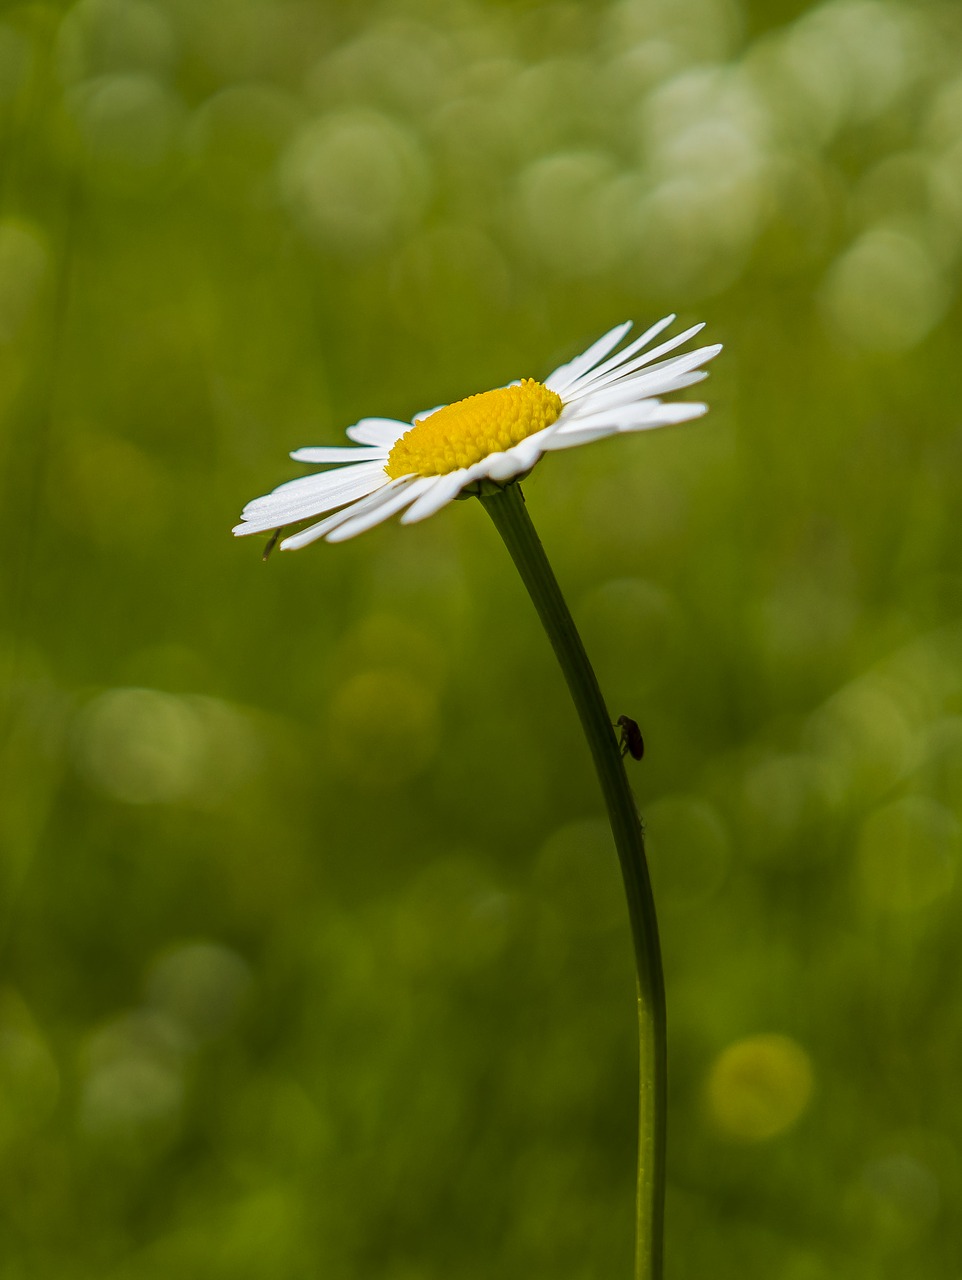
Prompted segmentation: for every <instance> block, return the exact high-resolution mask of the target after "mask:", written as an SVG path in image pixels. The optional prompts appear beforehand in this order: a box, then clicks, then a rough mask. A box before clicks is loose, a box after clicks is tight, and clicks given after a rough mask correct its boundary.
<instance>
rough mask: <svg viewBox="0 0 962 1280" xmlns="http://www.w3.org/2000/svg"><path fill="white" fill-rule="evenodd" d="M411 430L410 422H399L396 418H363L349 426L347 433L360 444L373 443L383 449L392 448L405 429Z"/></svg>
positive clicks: (349, 437) (350, 438)
mask: <svg viewBox="0 0 962 1280" xmlns="http://www.w3.org/2000/svg"><path fill="white" fill-rule="evenodd" d="M410 430H411V424H410V422H398V421H397V420H396V419H395V418H361V420H360V422H355V424H354V426H353V427H348V429H347V431H346V432H345V435H346V436H347V437H348V439H349V440H356V441H357V443H358V444H373V445H377V446H378V447H379V448H382V449H384V448H387V449H390V447H391V445H393V444H394V442H395V441H396V440H400V438H401V436H403V435H404V433H405V431H410Z"/></svg>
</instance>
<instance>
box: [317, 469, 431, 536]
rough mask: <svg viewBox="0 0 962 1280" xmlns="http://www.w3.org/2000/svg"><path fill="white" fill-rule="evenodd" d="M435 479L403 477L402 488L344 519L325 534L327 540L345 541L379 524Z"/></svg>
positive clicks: (428, 477) (429, 485)
mask: <svg viewBox="0 0 962 1280" xmlns="http://www.w3.org/2000/svg"><path fill="white" fill-rule="evenodd" d="M436 480H437V477H436V476H418V477H417V478H416V479H411V478H410V477H405V483H404V487H403V488H402V489H399V490H398V492H397V493H394V494H392V495H390V496H389V497H385V498H384V499H383V501H381V502H379V503H377V504H372V506H371V507H370V508H369V510H367V511H365V512H363V513H362V514H361V515H356V516H353V517H352V518H351V519H350V520H345V522H344V523H343V524H342V525H339V526H338V527H337V528H336V529H333V530H332V531H331V532H330V533H329V534H328V535H327V540H328V542H346V541H347V540H348V538H354V537H356V536H357V535H358V534H359V533H365V532H366V531H367V530H368V529H373V528H374V526H375V525H376V524H381V523H382V522H383V521H385V520H387V519H388V517H389V516H393V515H394V513H395V511H400V510H401V509H402V508H403V507H406V506H409V505H410V503H412V502H413V501H414V499H415V498H418V497H420V496H421V494H422V493H425V492H426V491H427V490H428V489H430V488H431V486H432V485H434V484H435V482H436Z"/></svg>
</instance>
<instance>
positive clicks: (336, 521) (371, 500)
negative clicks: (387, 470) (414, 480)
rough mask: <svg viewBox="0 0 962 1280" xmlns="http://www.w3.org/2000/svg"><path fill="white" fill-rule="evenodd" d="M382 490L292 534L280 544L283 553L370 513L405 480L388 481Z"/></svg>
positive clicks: (314, 540)
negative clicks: (365, 512) (366, 512)
mask: <svg viewBox="0 0 962 1280" xmlns="http://www.w3.org/2000/svg"><path fill="white" fill-rule="evenodd" d="M385 480H386V483H385V484H384V486H383V487H382V488H381V489H378V490H376V491H375V492H374V493H371V494H369V495H368V496H367V497H364V498H359V499H358V501H357V502H352V503H351V504H350V506H346V507H343V508H342V509H341V510H340V511H335V512H334V514H333V515H331V516H327V517H326V519H324V520H320V521H319V522H318V523H317V524H312V525H310V527H309V528H307V529H301V530H299V531H298V532H297V533H292V534H291V535H290V537H288V538H285V539H284V541H283V542H282V543H281V544H280V549H281V551H294V550H296V549H297V548H298V547H306V546H307V545H308V543H311V542H316V541H317V539H318V538H323V537H325V536H326V535H327V534H328V533H330V531H331V530H332V529H336V528H337V527H338V525H341V524H345V523H346V522H347V521H348V520H353V519H354V517H355V516H357V515H360V514H361V513H362V512H364V511H370V510H371V509H372V508H374V507H376V506H378V505H379V504H380V503H381V502H383V501H384V498H385V495H389V494H392V493H394V491H395V490H396V489H397V488H398V487H399V486H400V485H403V484H404V481H403V480H387V477H385Z"/></svg>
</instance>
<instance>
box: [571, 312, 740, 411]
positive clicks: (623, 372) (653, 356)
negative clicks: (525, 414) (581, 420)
mask: <svg viewBox="0 0 962 1280" xmlns="http://www.w3.org/2000/svg"><path fill="white" fill-rule="evenodd" d="M704 327H705V326H704V325H703V324H697V325H693V326H692V328H690V329H686V330H685V332H684V333H680V334H678V335H677V336H676V337H674V338H669V340H668V341H667V342H663V343H662V344H661V345H660V346H658V347H653V348H652V349H651V351H646V352H645V353H644V354H643V355H640V356H637V357H636V358H635V359H634V360H629V362H628V363H627V364H624V365H619V366H618V367H617V368H615V369H612V370H610V371H609V372H607V373H605V374H600V373H599V371H598V370H593V371H592V372H591V373H590V374H588V375H586V376H585V377H584V378H580V379H579V380H578V384H577V386H573V387H569V389H568V393H567V395H566V396H565V400H566V401H570V400H575V399H577V398H578V397H580V396H584V395H590V394H591V393H592V391H594V390H596V389H597V388H598V387H599V386H607V385H608V384H609V383H612V382H616V381H618V380H619V379H621V378H627V377H628V376H629V374H632V373H634V372H635V371H636V370H637V369H645V370H646V372H649V373H650V372H653V371H654V370H655V369H666V368H669V367H671V365H672V363H673V362H672V361H670V360H665V361H663V362H662V363H660V364H657V363H652V362H653V361H655V360H657V357H658V356H661V355H664V354H665V353H666V352H667V351H673V350H674V349H675V347H677V346H680V345H681V343H683V342H686V341H687V340H688V339H689V338H690V337H692V335H693V334H696V333H698V332H699V331H700V330H701V329H703V328H704ZM720 350H721V347H720V346H716V347H699V348H698V349H697V350H696V351H689V352H686V353H685V354H684V355H682V356H675V360H692V359H694V361H695V363H696V364H702V363H704V362H705V361H707V360H710V359H711V358H712V356H713V355H717V354H718V352H719V351H720ZM709 352H710V353H711V354H708V353H709Z"/></svg>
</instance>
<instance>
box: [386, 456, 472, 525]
mask: <svg viewBox="0 0 962 1280" xmlns="http://www.w3.org/2000/svg"><path fill="white" fill-rule="evenodd" d="M465 475H466V472H465V469H464V468H463V467H461V468H459V469H458V470H457V471H449V472H448V474H447V475H445V476H438V478H437V480H436V481H435V482H434V486H433V487H432V488H430V489H428V490H427V492H426V493H422V494H421V496H420V498H418V499H417V500H416V501H415V502H413V503H412V504H411V506H410V507H408V509H407V511H405V513H404V515H403V516H402V517H401V524H416V523H417V522H418V521H419V520H426V519H427V518H428V516H433V515H434V514H435V513H436V512H438V511H440V510H441V508H442V507H446V506H447V505H448V503H449V502H453V501H454V499H455V498H456V497H457V496H458V494H459V493H460V492H461V490H462V489H463V488H464V486H465V484H466V483H467V481H466V480H465Z"/></svg>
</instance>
